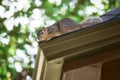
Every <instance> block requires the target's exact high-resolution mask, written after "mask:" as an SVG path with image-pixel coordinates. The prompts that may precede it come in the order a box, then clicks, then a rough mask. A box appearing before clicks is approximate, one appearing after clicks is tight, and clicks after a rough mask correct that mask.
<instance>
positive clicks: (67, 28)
mask: <svg viewBox="0 0 120 80" xmlns="http://www.w3.org/2000/svg"><path fill="white" fill-rule="evenodd" d="M101 22H102V19H101V18H100V17H91V18H88V19H86V20H84V21H83V22H81V23H80V24H78V23H77V22H75V21H74V20H72V19H71V18H63V19H61V20H59V21H57V22H56V23H54V24H53V25H51V26H48V27H43V28H42V29H41V30H39V31H38V33H37V37H38V39H39V41H48V40H50V39H52V38H54V37H57V36H60V35H63V34H66V33H69V32H72V31H75V30H79V29H81V28H86V27H89V26H92V25H95V24H98V23H101Z"/></svg>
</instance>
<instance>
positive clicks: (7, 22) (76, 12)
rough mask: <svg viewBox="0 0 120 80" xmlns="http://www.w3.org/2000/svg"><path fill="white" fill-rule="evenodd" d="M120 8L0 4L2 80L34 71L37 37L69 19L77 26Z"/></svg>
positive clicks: (113, 2) (113, 1)
mask: <svg viewBox="0 0 120 80" xmlns="http://www.w3.org/2000/svg"><path fill="white" fill-rule="evenodd" d="M118 6H120V0H0V80H13V79H14V78H15V77H16V74H17V73H18V72H21V71H22V70H23V69H24V68H26V69H28V70H29V72H30V73H31V74H30V76H31V75H32V73H33V70H34V64H35V56H36V53H37V41H38V40H37V37H36V33H37V31H38V30H39V29H40V27H42V26H48V25H51V24H53V23H54V22H55V21H57V20H59V19H61V18H65V17H69V18H72V19H74V20H75V21H77V22H80V21H82V20H83V19H85V18H87V17H90V16H99V15H102V14H104V13H105V12H107V11H109V10H111V9H113V8H115V7H118Z"/></svg>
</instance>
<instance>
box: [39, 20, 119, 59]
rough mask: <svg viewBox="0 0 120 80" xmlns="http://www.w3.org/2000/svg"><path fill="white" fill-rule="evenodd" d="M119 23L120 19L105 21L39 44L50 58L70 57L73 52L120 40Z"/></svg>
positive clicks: (77, 52)
mask: <svg viewBox="0 0 120 80" xmlns="http://www.w3.org/2000/svg"><path fill="white" fill-rule="evenodd" d="M119 23H120V19H115V20H111V21H107V22H103V23H100V24H98V25H94V26H92V27H87V28H84V29H80V30H77V31H74V32H71V33H68V34H65V35H62V36H59V37H55V38H53V39H51V40H49V41H44V42H40V43H39V46H40V47H41V48H42V50H43V52H44V54H45V56H46V57H47V59H48V60H51V59H55V58H58V57H63V56H64V57H68V56H69V55H71V54H72V55H73V54H74V55H77V54H82V53H84V52H86V51H90V50H92V49H97V48H100V47H104V46H109V45H110V44H114V43H117V42H120V24H119ZM114 37H115V38H114ZM116 37H117V38H116ZM111 38H113V39H111Z"/></svg>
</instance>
